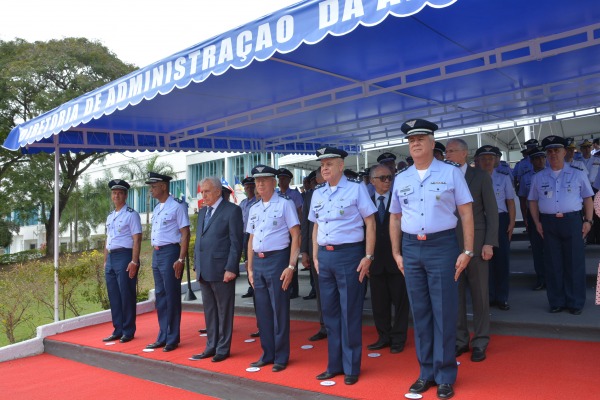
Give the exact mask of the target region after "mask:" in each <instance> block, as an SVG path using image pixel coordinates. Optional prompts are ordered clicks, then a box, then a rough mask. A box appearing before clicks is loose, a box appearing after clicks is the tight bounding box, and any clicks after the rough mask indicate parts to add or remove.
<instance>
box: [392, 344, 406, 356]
mask: <svg viewBox="0 0 600 400" xmlns="http://www.w3.org/2000/svg"><path fill="white" fill-rule="evenodd" d="M403 351H404V345H403V344H393V345H391V346H390V353H392V354H397V353H402V352H403Z"/></svg>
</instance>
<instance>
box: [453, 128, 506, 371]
mask: <svg viewBox="0 0 600 400" xmlns="http://www.w3.org/2000/svg"><path fill="white" fill-rule="evenodd" d="M468 154H469V148H468V146H467V143H466V142H465V141H464V140H462V139H450V140H449V141H448V144H447V145H446V157H447V158H448V160H450V161H454V162H455V163H457V164H459V165H460V169H461V171H463V173H464V174H465V180H466V181H467V185H468V186H469V190H470V191H471V196H472V197H473V219H474V222H475V242H474V247H473V252H474V253H475V256H474V257H473V258H471V261H470V262H469V265H468V267H467V269H466V270H465V273H464V274H462V276H461V277H460V279H459V280H458V296H459V297H458V321H457V331H456V356H457V357H458V356H459V355H461V354H463V353H465V352H467V351H469V341H470V344H471V347H472V348H473V353H472V354H471V360H472V361H475V362H478V361H483V360H485V357H486V355H485V351H486V348H487V346H488V343H489V341H490V304H489V297H488V292H489V284H488V276H489V266H488V261H489V260H490V259H491V258H492V256H493V254H494V252H493V247H494V246H498V206H497V204H496V197H495V196H494V188H493V185H492V179H491V178H490V175H489V174H486V173H483V174H482V173H481V172H483V171H482V170H480V169H478V168H473V167H470V166H468V164H467V156H468ZM456 233H457V237H458V241H459V245H460V246H461V248H462V246H463V243H462V225H461V224H458V225H457V230H456ZM467 286H468V287H469V289H470V290H471V301H472V303H473V327H474V334H473V338H472V339H470V340H469V338H470V336H469V328H468V326H467V299H466V297H467Z"/></svg>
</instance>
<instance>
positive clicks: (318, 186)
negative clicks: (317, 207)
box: [315, 182, 327, 189]
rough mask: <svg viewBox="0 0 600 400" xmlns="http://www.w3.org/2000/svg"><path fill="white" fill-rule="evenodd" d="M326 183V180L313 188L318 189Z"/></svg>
mask: <svg viewBox="0 0 600 400" xmlns="http://www.w3.org/2000/svg"><path fill="white" fill-rule="evenodd" d="M326 184H327V182H323V183H319V184H318V185H317V186H315V189H320V188H322V187H323V186H325V185H326Z"/></svg>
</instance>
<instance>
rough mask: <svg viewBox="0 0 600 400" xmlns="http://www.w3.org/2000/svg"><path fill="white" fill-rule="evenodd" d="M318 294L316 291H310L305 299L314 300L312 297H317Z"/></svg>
mask: <svg viewBox="0 0 600 400" xmlns="http://www.w3.org/2000/svg"><path fill="white" fill-rule="evenodd" d="M316 298H317V295H316V294H314V293H309V294H308V296H304V297H303V299H304V300H312V299H316Z"/></svg>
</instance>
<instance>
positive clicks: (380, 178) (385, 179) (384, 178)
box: [373, 175, 392, 182]
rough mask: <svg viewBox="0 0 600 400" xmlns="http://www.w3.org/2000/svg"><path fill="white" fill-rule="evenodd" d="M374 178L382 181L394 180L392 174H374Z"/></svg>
mask: <svg viewBox="0 0 600 400" xmlns="http://www.w3.org/2000/svg"><path fill="white" fill-rule="evenodd" d="M373 179H379V180H380V181H381V182H387V181H391V180H392V176H391V175H381V176H374V177H373Z"/></svg>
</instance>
